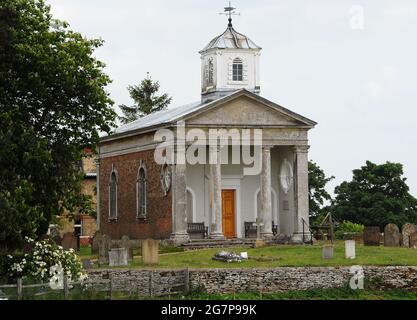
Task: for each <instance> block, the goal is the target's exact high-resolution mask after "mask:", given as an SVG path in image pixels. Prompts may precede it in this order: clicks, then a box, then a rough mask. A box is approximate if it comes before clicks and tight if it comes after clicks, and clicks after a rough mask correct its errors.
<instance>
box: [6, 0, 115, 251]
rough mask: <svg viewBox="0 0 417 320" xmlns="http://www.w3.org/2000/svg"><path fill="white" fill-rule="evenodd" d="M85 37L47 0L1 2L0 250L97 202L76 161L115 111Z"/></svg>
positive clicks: (107, 128)
mask: <svg viewBox="0 0 417 320" xmlns="http://www.w3.org/2000/svg"><path fill="white" fill-rule="evenodd" d="M101 45H102V41H101V40H97V39H93V40H90V39H86V38H84V37H83V36H82V35H81V34H79V33H77V32H74V31H72V30H71V29H70V28H69V25H68V24H67V23H65V22H61V21H59V20H55V19H53V18H52V16H51V14H50V8H49V6H47V5H45V3H44V1H43V0H2V1H1V2H0V253H1V252H3V253H4V252H7V251H12V250H14V249H16V248H19V246H21V245H22V243H23V240H24V237H25V236H29V237H33V238H36V237H39V236H40V235H42V234H44V233H45V231H46V230H47V228H48V226H49V224H50V222H52V221H53V220H54V219H55V217H57V216H59V215H60V214H62V213H63V212H64V211H68V212H74V211H75V210H77V209H78V210H79V211H80V212H81V213H85V212H87V211H88V210H90V209H91V207H90V202H89V201H88V198H87V197H86V196H83V195H82V194H81V192H80V191H81V183H80V182H81V179H82V173H81V172H80V171H79V169H78V167H77V166H76V164H77V163H79V162H80V160H81V158H82V156H83V150H84V148H86V147H94V146H95V145H96V144H97V142H98V139H99V132H108V133H109V132H110V131H111V128H112V127H113V126H114V121H115V117H116V114H115V112H114V111H113V109H112V107H111V106H112V104H113V102H112V101H111V100H110V98H109V95H108V93H107V92H106V91H105V89H104V88H105V86H106V85H108V84H109V82H110V79H109V77H108V76H107V75H106V74H104V72H103V68H104V64H103V63H102V62H100V61H98V60H97V59H95V58H94V56H93V52H94V50H95V49H96V48H98V47H99V46H101Z"/></svg>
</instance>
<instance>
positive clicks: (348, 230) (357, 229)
mask: <svg viewBox="0 0 417 320" xmlns="http://www.w3.org/2000/svg"><path fill="white" fill-rule="evenodd" d="M364 228H365V227H364V225H363V224H358V223H353V222H350V221H343V222H342V223H339V224H337V225H336V231H335V237H336V239H343V240H352V238H353V236H354V235H355V234H360V233H362V232H363V229H364Z"/></svg>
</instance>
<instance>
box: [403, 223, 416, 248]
mask: <svg viewBox="0 0 417 320" xmlns="http://www.w3.org/2000/svg"><path fill="white" fill-rule="evenodd" d="M416 231H417V228H416V226H415V225H414V224H411V223H406V224H404V225H403V228H402V235H403V247H406V248H410V236H411V234H412V233H413V232H416Z"/></svg>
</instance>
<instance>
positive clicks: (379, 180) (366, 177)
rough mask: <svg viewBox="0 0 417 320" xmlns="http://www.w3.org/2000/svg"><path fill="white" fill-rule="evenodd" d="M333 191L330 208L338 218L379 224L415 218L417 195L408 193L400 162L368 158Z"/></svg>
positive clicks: (367, 224) (365, 223)
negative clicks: (377, 162)
mask: <svg viewBox="0 0 417 320" xmlns="http://www.w3.org/2000/svg"><path fill="white" fill-rule="evenodd" d="M335 194H336V198H335V199H334V202H333V204H332V212H333V213H334V215H335V217H336V218H337V219H338V220H348V221H352V222H355V223H359V224H363V225H366V226H379V227H380V228H384V226H385V225H386V224H388V223H395V224H397V225H399V226H401V225H403V224H404V223H406V222H410V223H416V222H417V199H416V198H414V197H413V196H412V195H411V194H410V193H409V187H408V186H407V184H406V178H404V177H403V166H402V164H400V163H391V162H387V163H385V164H380V165H377V164H374V163H372V162H370V161H367V162H366V165H365V166H363V167H361V168H360V169H357V170H353V178H352V181H350V182H346V181H345V182H343V183H342V184H340V185H339V186H338V187H336V189H335Z"/></svg>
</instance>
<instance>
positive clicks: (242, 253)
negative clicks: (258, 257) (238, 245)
mask: <svg viewBox="0 0 417 320" xmlns="http://www.w3.org/2000/svg"><path fill="white" fill-rule="evenodd" d="M240 256H241V257H242V259H248V253H247V252H241V253H240Z"/></svg>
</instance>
